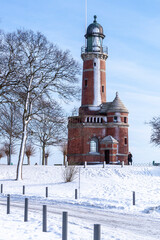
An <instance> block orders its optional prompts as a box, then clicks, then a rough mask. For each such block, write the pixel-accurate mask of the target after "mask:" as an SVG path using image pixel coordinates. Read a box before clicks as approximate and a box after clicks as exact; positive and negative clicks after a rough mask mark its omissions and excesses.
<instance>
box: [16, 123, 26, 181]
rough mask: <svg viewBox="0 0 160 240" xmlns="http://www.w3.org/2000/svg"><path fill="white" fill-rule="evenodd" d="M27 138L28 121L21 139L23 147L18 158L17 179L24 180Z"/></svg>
mask: <svg viewBox="0 0 160 240" xmlns="http://www.w3.org/2000/svg"><path fill="white" fill-rule="evenodd" d="M26 140H27V123H24V130H23V134H22V141H21V147H20V152H19V159H18V165H17V176H16V180H22V165H23V160H24V151H25V146H26Z"/></svg>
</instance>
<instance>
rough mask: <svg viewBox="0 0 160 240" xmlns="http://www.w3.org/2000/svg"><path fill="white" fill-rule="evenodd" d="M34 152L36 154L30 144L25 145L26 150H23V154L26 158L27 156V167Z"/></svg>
mask: <svg viewBox="0 0 160 240" xmlns="http://www.w3.org/2000/svg"><path fill="white" fill-rule="evenodd" d="M35 152H36V150H35V147H34V146H33V145H32V144H31V143H30V144H28V145H26V149H25V154H26V156H27V160H28V163H27V164H28V165H30V164H31V162H30V157H31V156H34V155H35Z"/></svg>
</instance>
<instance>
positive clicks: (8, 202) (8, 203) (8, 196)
mask: <svg viewBox="0 0 160 240" xmlns="http://www.w3.org/2000/svg"><path fill="white" fill-rule="evenodd" d="M7 214H10V194H8V195H7Z"/></svg>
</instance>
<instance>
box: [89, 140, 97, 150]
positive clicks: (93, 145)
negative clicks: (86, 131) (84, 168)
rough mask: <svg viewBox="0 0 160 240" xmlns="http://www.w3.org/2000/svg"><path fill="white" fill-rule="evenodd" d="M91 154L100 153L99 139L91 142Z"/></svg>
mask: <svg viewBox="0 0 160 240" xmlns="http://www.w3.org/2000/svg"><path fill="white" fill-rule="evenodd" d="M90 152H91V153H95V152H98V139H97V138H92V139H91V141H90Z"/></svg>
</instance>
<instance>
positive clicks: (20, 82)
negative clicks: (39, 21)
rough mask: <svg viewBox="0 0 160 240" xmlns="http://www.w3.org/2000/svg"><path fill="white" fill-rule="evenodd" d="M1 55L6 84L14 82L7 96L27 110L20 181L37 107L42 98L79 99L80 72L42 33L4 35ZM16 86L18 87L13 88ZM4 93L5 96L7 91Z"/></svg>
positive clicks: (2, 74)
mask: <svg viewBox="0 0 160 240" xmlns="http://www.w3.org/2000/svg"><path fill="white" fill-rule="evenodd" d="M3 47H4V48H5V51H4V50H3ZM0 51H1V52H2V53H3V54H2V56H0V58H1V59H0V69H2V71H1V72H2V73H1V80H2V83H3V81H5V84H6V83H7V80H8V79H11V82H10V83H9V86H8V85H7V86H6V89H7V90H9V91H8V92H9V93H8V95H7V94H6V95H5V96H6V97H8V98H9V99H10V96H11V101H16V102H17V104H18V105H19V106H20V107H21V108H22V109H23V133H22V139H21V146H20V152H19V160H18V165H17V176H16V179H17V180H18V179H22V165H23V159H24V151H25V145H26V140H27V131H28V124H29V122H30V120H31V119H32V118H33V117H34V116H35V115H36V114H37V113H38V111H37V108H34V107H35V105H36V104H37V102H38V101H39V99H40V98H42V96H43V97H44V98H45V99H46V100H48V101H49V100H50V99H52V98H53V97H54V98H55V97H57V96H61V97H62V98H64V99H66V100H70V99H71V98H72V97H76V96H77V93H79V91H77V88H76V85H75V84H76V83H77V82H78V78H77V74H79V71H80V68H79V65H78V63H77V62H76V61H75V60H74V59H73V58H72V57H71V56H70V53H69V51H65V52H63V51H61V50H60V49H59V48H58V47H57V46H55V45H53V44H51V43H49V42H48V41H47V39H46V38H45V37H44V36H43V35H42V34H41V33H39V32H38V33H34V32H33V31H22V30H18V31H17V32H13V33H10V34H4V35H3V39H2V41H0ZM3 58H4V61H5V63H4V64H3V62H2V61H3ZM6 65H7V66H6ZM7 73H8V74H7ZM15 83H16V84H17V86H18V87H17V88H13V87H11V86H12V85H14V84H15ZM2 89H4V91H3V93H4V92H5V88H4V87H3V88H2ZM1 95H3V96H4V94H1ZM34 109H36V111H34Z"/></svg>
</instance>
